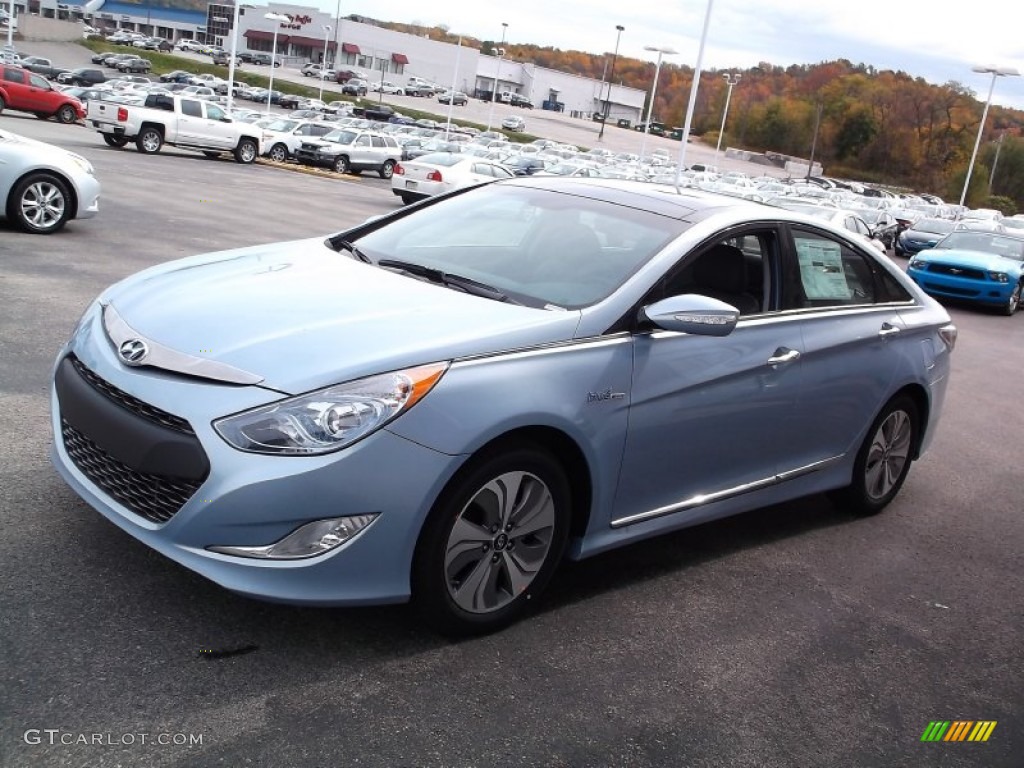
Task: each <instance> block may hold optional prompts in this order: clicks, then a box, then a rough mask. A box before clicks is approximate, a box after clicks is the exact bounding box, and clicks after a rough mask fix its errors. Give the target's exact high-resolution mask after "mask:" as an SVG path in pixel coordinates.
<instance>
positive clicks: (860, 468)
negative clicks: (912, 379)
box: [830, 395, 920, 516]
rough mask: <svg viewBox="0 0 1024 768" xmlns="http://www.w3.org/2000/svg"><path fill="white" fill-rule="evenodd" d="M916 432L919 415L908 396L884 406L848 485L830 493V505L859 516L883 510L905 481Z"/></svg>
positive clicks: (897, 398)
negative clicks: (831, 503) (832, 504)
mask: <svg viewBox="0 0 1024 768" xmlns="http://www.w3.org/2000/svg"><path fill="white" fill-rule="evenodd" d="M919 431H920V414H919V413H918V410H917V404H916V403H915V402H914V401H913V400H912V399H911V398H910V397H909V396H907V395H897V396H896V397H894V398H893V399H892V400H890V401H889V402H888V403H886V404H885V407H884V408H882V411H881V413H879V414H878V416H877V417H876V418H875V420H874V421H873V422H872V424H871V428H870V429H869V430H868V432H867V436H866V437H865V438H864V443H863V444H862V445H861V447H860V450H859V451H858V452H857V460H856V461H855V462H854V465H853V479H852V481H851V482H850V485H848V486H847V487H846V488H841V489H839V490H837V491H833V492H832V493H831V494H830V496H831V498H832V500H833V502H835V503H836V505H837V506H839V507H842V508H843V509H845V510H847V511H848V512H850V513H852V514H854V515H858V516H867V515H874V514H877V513H879V512H881V511H882V510H883V509H885V507H886V506H887V505H888V504H889V502H891V501H892V500H893V499H894V498H896V494H897V493H899V491H900V488H902V487H903V481H904V480H906V479H907V473H908V472H909V471H910V464H911V462H912V461H913V456H914V452H915V451H916V450H917V443H918V434H919Z"/></svg>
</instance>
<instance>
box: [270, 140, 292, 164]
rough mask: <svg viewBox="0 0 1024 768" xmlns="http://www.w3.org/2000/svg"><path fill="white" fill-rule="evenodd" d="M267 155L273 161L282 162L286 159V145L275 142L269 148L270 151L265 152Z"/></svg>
mask: <svg viewBox="0 0 1024 768" xmlns="http://www.w3.org/2000/svg"><path fill="white" fill-rule="evenodd" d="M267 157H269V158H270V159H271V160H273V161H274V162H275V163H283V162H284V161H285V160H287V159H288V147H286V146H285V145H284V144H275V145H274V146H272V147H271V148H270V151H269V152H268V153H267Z"/></svg>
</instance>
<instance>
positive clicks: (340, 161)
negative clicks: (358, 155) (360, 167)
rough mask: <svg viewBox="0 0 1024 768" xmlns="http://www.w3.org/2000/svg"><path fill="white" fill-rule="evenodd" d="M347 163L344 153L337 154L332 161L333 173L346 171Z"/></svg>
mask: <svg viewBox="0 0 1024 768" xmlns="http://www.w3.org/2000/svg"><path fill="white" fill-rule="evenodd" d="M348 169H349V163H348V158H347V157H345V156H344V155H338V157H337V159H336V160H335V161H334V172H335V173H348Z"/></svg>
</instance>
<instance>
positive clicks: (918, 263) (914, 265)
mask: <svg viewBox="0 0 1024 768" xmlns="http://www.w3.org/2000/svg"><path fill="white" fill-rule="evenodd" d="M927 264H928V262H926V261H923V260H922V259H918V258H913V259H911V260H910V264H909V266H910V268H911V269H924V268H925V265H927Z"/></svg>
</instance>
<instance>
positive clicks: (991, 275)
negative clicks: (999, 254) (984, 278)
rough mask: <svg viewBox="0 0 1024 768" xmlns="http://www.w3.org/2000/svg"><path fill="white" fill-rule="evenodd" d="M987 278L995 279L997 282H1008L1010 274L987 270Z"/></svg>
mask: <svg viewBox="0 0 1024 768" xmlns="http://www.w3.org/2000/svg"><path fill="white" fill-rule="evenodd" d="M988 277H989V280H995V281H996V282H997V283H1008V282H1010V276H1009V275H1004V274H1003V273H1002V272H989V273H988Z"/></svg>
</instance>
